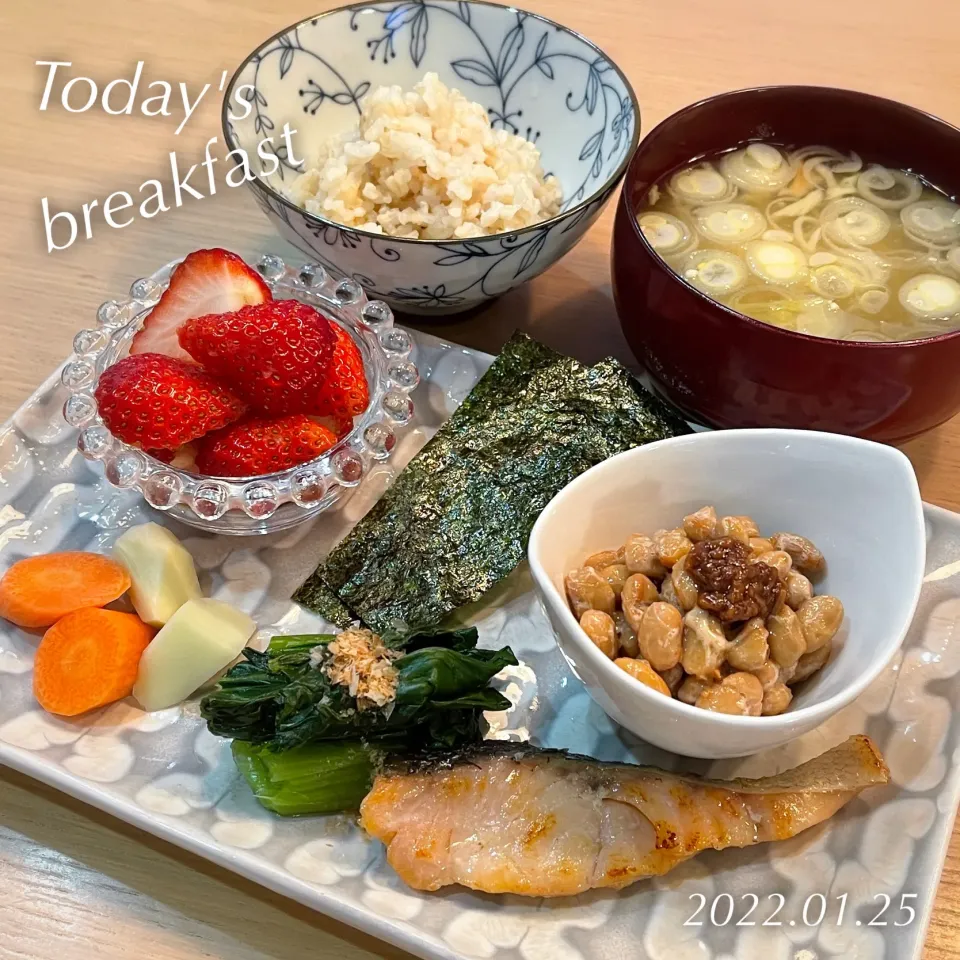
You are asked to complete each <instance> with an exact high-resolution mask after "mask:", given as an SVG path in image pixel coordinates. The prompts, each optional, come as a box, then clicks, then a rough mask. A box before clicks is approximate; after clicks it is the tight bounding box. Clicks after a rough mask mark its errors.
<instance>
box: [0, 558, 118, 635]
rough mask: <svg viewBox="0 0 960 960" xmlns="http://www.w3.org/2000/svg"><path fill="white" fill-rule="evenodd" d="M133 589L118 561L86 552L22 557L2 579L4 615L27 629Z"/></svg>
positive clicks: (0, 613)
mask: <svg viewBox="0 0 960 960" xmlns="http://www.w3.org/2000/svg"><path fill="white" fill-rule="evenodd" d="M129 589H130V574H128V573H127V571H126V570H124V568H123V567H121V566H120V564H119V563H117V562H116V561H115V560H111V559H110V558H109V557H102V556H100V554H99V553H82V552H80V551H74V552H65V553H45V554H41V555H40V556H38V557H27V558H26V559H25V560H18V561H17V562H16V563H15V564H14V565H13V566H12V567H10V569H9V570H8V571H7V572H6V573H5V574H4V575H3V579H0V617H3V618H4V619H5V620H10V621H12V622H13V623H15V624H17V625H18V626H21V627H49V626H50V625H51V624H53V623H56V622H57V621H58V620H59V619H60V618H61V617H64V616H66V615H67V614H68V613H72V612H73V611H74V610H82V609H83V608H84V607H102V606H105V605H106V604H108V603H110V602H112V601H113V600H116V599H117V598H118V597H120V596H122V595H123V594H124V593H125V592H126V591H127V590H129Z"/></svg>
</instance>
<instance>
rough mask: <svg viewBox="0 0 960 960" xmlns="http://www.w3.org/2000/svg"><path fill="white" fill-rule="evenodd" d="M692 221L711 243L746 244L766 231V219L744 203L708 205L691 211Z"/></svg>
mask: <svg viewBox="0 0 960 960" xmlns="http://www.w3.org/2000/svg"><path fill="white" fill-rule="evenodd" d="M693 219H694V223H695V224H696V227H697V230H698V232H699V233H700V234H701V236H703V237H705V238H706V239H707V240H709V241H710V242H711V243H722V244H732V243H746V242H747V241H748V240H753V239H755V238H756V237H759V236H760V234H761V233H763V232H764V230H766V229H767V218H766V217H765V216H764V215H763V214H762V213H761V212H760V211H759V210H757V209H756V208H755V207H748V206H747V205H746V204H745V203H708V204H707V205H706V206H703V207H697V208H696V209H695V210H694V211H693Z"/></svg>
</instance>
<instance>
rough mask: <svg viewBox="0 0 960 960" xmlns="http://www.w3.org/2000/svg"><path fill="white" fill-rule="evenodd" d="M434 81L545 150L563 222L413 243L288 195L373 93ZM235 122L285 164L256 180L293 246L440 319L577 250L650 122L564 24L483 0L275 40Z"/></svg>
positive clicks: (250, 60)
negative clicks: (644, 122)
mask: <svg viewBox="0 0 960 960" xmlns="http://www.w3.org/2000/svg"><path fill="white" fill-rule="evenodd" d="M430 71H433V72H435V73H437V74H438V75H439V77H440V80H441V81H443V82H444V83H445V84H447V85H448V86H451V87H456V88H458V89H459V90H460V91H461V92H462V93H463V94H464V95H465V96H466V97H467V98H468V99H470V100H475V101H477V102H479V103H480V104H482V105H483V106H484V107H485V108H486V109H487V112H488V115H489V117H490V120H491V123H492V125H493V126H494V127H495V128H499V129H506V130H509V131H511V132H513V133H517V134H520V135H521V136H523V137H526V138H528V139H529V140H531V141H533V142H534V143H535V144H536V145H537V147H538V149H539V150H540V152H541V158H542V164H543V168H544V170H545V171H546V172H547V173H548V174H553V175H554V176H556V177H557V179H558V180H559V182H560V185H561V188H562V190H563V199H562V206H561V212H560V213H559V214H558V215H557V216H554V217H551V218H550V219H548V220H544V221H542V222H540V223H537V224H533V225H531V226H528V227H524V228H521V229H518V230H515V231H512V232H510V233H499V234H494V235H492V236H487V237H476V238H470V239H468V240H441V241H436V240H408V239H402V238H397V237H391V236H385V235H382V234H376V233H373V232H370V231H366V230H359V229H356V228H354V227H346V226H343V225H342V224H338V223H336V222H335V221H333V220H328V219H326V218H324V217H321V216H318V215H316V214H312V213H308V212H307V211H306V210H304V209H302V208H301V207H299V206H297V205H296V204H294V203H293V202H292V201H291V200H289V199H288V198H287V196H286V193H287V190H289V187H290V184H291V183H292V182H293V180H294V179H295V178H296V177H297V176H298V175H299V174H300V173H301V172H302V170H303V169H304V163H303V162H302V161H303V160H304V159H306V160H307V163H308V164H309V163H310V162H311V161H312V159H313V158H315V157H316V156H317V153H318V151H319V149H320V147H321V145H322V144H323V143H325V142H326V141H328V140H329V139H330V138H331V137H333V136H336V135H337V134H339V133H342V132H344V131H346V130H349V129H350V128H352V127H354V126H355V125H356V123H357V120H358V118H359V115H360V103H361V100H362V98H363V96H364V95H365V94H366V93H367V92H368V91H370V90H373V89H376V88H377V87H380V86H385V85H390V84H398V85H400V86H401V87H402V88H403V89H404V90H411V89H412V88H413V87H414V85H415V84H416V83H418V82H419V81H420V80H421V79H423V76H424V74H426V73H427V72H430ZM241 101H245V102H246V104H247V105H249V107H250V109H249V111H248V112H247V115H246V116H245V117H243V114H244V112H246V108H245V107H244V108H243V109H241V108H238V104H239V103H241ZM241 117H242V119H241ZM284 124H288V125H289V128H288V129H290V130H295V131H296V133H295V134H293V135H292V137H291V142H292V144H293V146H294V151H293V156H294V159H296V160H299V161H301V162H300V163H297V164H295V163H292V162H291V160H290V155H289V153H288V151H287V149H286V147H285V146H284V142H283V139H282V137H281V133H282V131H283V128H284ZM223 127H224V134H225V136H226V140H227V146H228V148H229V149H236V148H242V149H243V150H245V151H246V153H247V155H248V156H249V157H251V158H257V156H258V149H257V148H258V146H259V148H260V156H261V157H262V156H264V154H265V153H266V154H272V155H273V156H274V157H275V158H276V161H277V162H276V163H275V164H274V162H273V160H272V159H271V160H270V161H268V162H265V163H264V164H263V168H264V175H262V176H260V177H257V178H256V179H254V180H252V181H250V186H251V187H252V189H253V193H254V196H255V198H256V200H257V203H258V204H259V205H260V207H261V208H262V209H263V210H264V212H265V213H266V214H267V216H268V217H269V218H270V219H271V220H272V221H273V223H274V224H275V225H276V227H277V229H278V230H279V232H280V234H281V236H283V237H284V238H285V239H286V240H289V241H290V242H291V243H293V244H294V245H295V246H297V247H299V248H300V249H301V250H303V251H304V252H305V253H307V254H308V255H309V256H310V257H311V259H313V260H316V261H317V262H319V263H321V264H322V265H323V266H324V267H325V268H326V269H327V270H329V271H330V272H331V273H332V274H333V275H334V276H337V277H349V278H352V279H354V280H356V281H357V282H358V283H360V284H361V285H362V286H363V287H364V288H365V289H366V291H367V293H368V294H369V295H371V296H375V297H376V298H378V299H381V300H385V301H387V302H388V303H389V304H390V305H391V306H392V307H393V308H394V309H398V310H402V311H405V312H408V313H417V314H426V315H430V314H433V315H440V314H449V313H457V312H460V311H463V310H468V309H470V308H471V307H474V306H477V305H478V304H480V303H482V302H484V301H485V300H489V299H491V298H492V297H496V296H499V295H500V294H502V293H505V292H506V291H507V290H510V289H511V288H513V287H515V286H518V285H519V284H521V283H524V282H525V281H527V280H529V279H531V278H532V277H535V276H536V275H537V274H539V273H541V272H542V271H544V270H546V269H547V267H549V266H551V265H552V264H553V263H555V262H556V261H557V260H558V259H559V258H560V257H562V256H563V255H564V254H565V253H567V252H568V251H569V250H570V249H571V248H572V247H573V246H574V245H575V244H576V243H577V242H578V241H579V240H580V238H581V237H582V236H583V235H584V233H585V232H586V231H587V229H588V228H589V227H590V225H591V224H592V223H593V222H594V220H596V218H597V217H598V216H599V214H600V211H601V210H602V209H603V206H604V204H605V203H606V202H607V200H608V199H609V198H610V196H611V194H612V193H613V191H614V189H615V188H616V186H617V184H618V183H619V181H620V179H621V177H622V176H623V174H624V171H625V170H626V166H627V162H628V160H629V159H630V157H631V156H632V155H633V151H634V149H635V148H636V146H637V143H638V141H639V137H640V115H639V109H638V105H637V99H636V96H635V95H634V92H633V89H632V88H631V86H630V84H629V82H628V81H627V78H626V77H625V76H624V74H623V72H622V71H621V70H620V69H619V67H617V65H616V64H615V63H613V61H611V60H610V59H609V58H608V57H606V56H605V55H604V54H603V53H602V52H601V51H600V50H599V49H598V48H597V47H596V46H594V45H593V44H592V43H590V42H589V41H588V40H586V39H584V38H583V37H581V36H580V35H579V34H577V33H574V32H573V31H571V30H569V29H567V28H566V27H563V26H561V25H560V24H557V23H554V22H553V21H551V20H548V19H546V18H545V17H541V16H539V15H537V14H533V13H527V12H525V11H522V10H517V9H516V8H514V7H504V6H499V5H497V4H492V3H486V2H482V0H398V2H388V3H379V4H369V3H361V4H354V5H352V6H347V7H341V8H339V9H336V10H332V11H330V12H328V13H324V14H320V15H318V16H316V17H313V18H311V19H308V20H304V21H302V22H300V23H298V24H295V25H294V26H292V27H288V28H287V29H285V30H283V31H281V32H280V33H278V34H276V35H275V36H274V37H272V38H270V39H269V40H267V41H266V42H265V43H264V44H262V45H261V46H260V47H258V48H257V49H256V50H255V51H254V52H253V53H251V54H250V56H248V57H247V58H246V60H245V61H244V62H243V64H242V65H241V66H240V68H239V69H238V70H237V72H236V73H235V74H234V76H233V79H232V80H231V82H230V86H229V87H228V89H227V93H226V95H225V97H224V108H223ZM268 137H272V138H273V140H272V142H268V141H267V140H266V138H268ZM258 163H259V161H257V160H254V164H253V166H254V168H255V169H256V167H257V165H258ZM272 166H276V168H277V169H276V171H275V172H273V173H272V174H270V173H269V168H270V167H272ZM267 174H269V175H267Z"/></svg>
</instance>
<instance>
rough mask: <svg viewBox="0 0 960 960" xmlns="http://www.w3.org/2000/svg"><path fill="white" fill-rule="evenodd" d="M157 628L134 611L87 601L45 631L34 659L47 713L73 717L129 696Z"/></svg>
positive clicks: (36, 687) (40, 697)
mask: <svg viewBox="0 0 960 960" xmlns="http://www.w3.org/2000/svg"><path fill="white" fill-rule="evenodd" d="M155 633H156V631H155V630H154V629H153V627H148V626H147V625H146V624H145V623H144V622H143V621H142V620H141V619H140V618H139V617H138V616H136V614H133V613H119V612H118V611H116V610H101V609H100V608H99V607H87V608H86V609H84V610H75V611H74V612H73V613H68V614H67V615H66V616H65V617H64V618H63V619H62V620H59V621H57V623H55V624H54V625H53V626H52V627H51V628H50V629H49V630H48V631H47V632H46V633H45V634H44V635H43V639H42V640H41V641H40V646H39V647H37V655H36V657H35V658H34V661H33V695H34V696H35V697H36V698H37V701H38V702H39V704H40V706H41V707H43V709H44V710H46V711H48V712H49V713H56V714H59V715H60V716H62V717H75V716H76V715H77V714H78V713H86V712H87V710H93V708H94V707H102V706H103V705H104V704H107V703H113V701H114V700H122V699H123V698H124V697H128V696H130V693H131V692H132V690H133V684H134V681H135V680H136V679H137V667H138V666H139V664H140V657H141V656H142V654H143V651H144V650H146V649H147V644H149V643H150V641H151V640H152V639H153V636H154V634H155Z"/></svg>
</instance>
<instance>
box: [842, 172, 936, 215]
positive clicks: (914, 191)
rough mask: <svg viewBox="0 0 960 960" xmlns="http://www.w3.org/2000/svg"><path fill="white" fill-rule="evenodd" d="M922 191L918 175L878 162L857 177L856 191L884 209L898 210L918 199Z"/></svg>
mask: <svg viewBox="0 0 960 960" xmlns="http://www.w3.org/2000/svg"><path fill="white" fill-rule="evenodd" d="M922 192H923V184H922V183H921V182H920V178H919V177H914V176H912V175H911V174H909V173H904V172H903V171H902V170H891V169H890V168H889V167H881V166H880V165H879V164H873V166H870V167H867V169H866V170H864V171H863V173H861V174H860V176H858V177H857V193H859V194H860V196H861V197H863V199H864V200H869V201H870V202H871V203H874V204H876V205H877V206H878V207H882V208H883V209H884V210H899V209H900V208H901V207H905V206H906V205H907V204H908V203H913V202H914V201H915V200H919V199H920V194H921V193H922Z"/></svg>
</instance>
